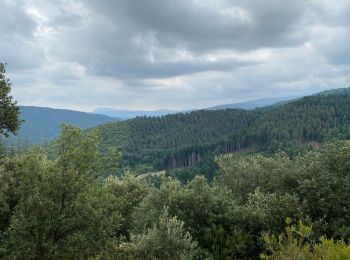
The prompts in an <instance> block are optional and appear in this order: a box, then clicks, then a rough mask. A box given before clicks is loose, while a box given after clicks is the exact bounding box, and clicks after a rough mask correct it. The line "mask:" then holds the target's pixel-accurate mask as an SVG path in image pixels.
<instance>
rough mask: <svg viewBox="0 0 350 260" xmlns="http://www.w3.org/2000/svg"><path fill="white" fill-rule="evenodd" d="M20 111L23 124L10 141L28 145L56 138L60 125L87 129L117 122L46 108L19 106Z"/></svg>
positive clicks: (76, 112) (103, 117)
mask: <svg viewBox="0 0 350 260" xmlns="http://www.w3.org/2000/svg"><path fill="white" fill-rule="evenodd" d="M20 111H21V115H20V118H21V119H22V120H24V122H23V124H22V126H21V128H20V130H19V133H18V136H15V137H12V138H11V139H10V141H13V140H15V139H19V140H21V141H24V142H28V143H29V144H38V143H42V142H45V141H49V140H53V139H55V138H57V137H58V135H59V132H60V126H61V124H62V123H66V124H72V125H76V126H79V127H80V128H82V129H87V128H91V127H95V126H98V125H100V124H105V123H108V122H114V121H117V120H118V119H116V118H111V117H108V116H105V115H97V114H90V113H85V112H79V111H74V110H68V109H54V108H48V107H35V106H20Z"/></svg>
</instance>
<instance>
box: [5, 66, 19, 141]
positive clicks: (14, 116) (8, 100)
mask: <svg viewBox="0 0 350 260" xmlns="http://www.w3.org/2000/svg"><path fill="white" fill-rule="evenodd" d="M10 92H11V82H10V80H9V79H8V78H7V77H6V66H5V64H3V63H0V137H1V135H5V136H8V135H9V134H10V133H13V134H15V133H17V131H18V129H19V126H20V119H19V107H18V106H17V102H16V101H13V97H12V96H11V95H10Z"/></svg>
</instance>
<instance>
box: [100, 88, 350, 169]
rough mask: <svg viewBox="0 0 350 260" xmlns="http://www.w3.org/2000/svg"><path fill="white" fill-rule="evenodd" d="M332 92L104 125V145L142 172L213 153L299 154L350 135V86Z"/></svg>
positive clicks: (191, 161)
mask: <svg viewBox="0 0 350 260" xmlns="http://www.w3.org/2000/svg"><path fill="white" fill-rule="evenodd" d="M346 90H347V91H348V92H346ZM332 93H333V95H315V96H309V97H305V98H302V99H300V100H296V101H293V102H290V103H286V104H283V105H280V106H272V107H268V108H263V109H255V110H252V111H246V110H239V109H228V110H221V111H220V110H218V111H204V110H203V111H195V112H191V113H185V114H175V115H168V116H163V117H140V118H136V119H131V120H126V121H123V122H117V123H112V124H107V125H102V126H100V127H99V130H100V132H101V144H102V147H107V146H112V147H118V148H119V149H121V151H122V152H123V165H124V166H130V167H132V168H133V169H134V170H136V171H138V172H147V171H152V170H160V169H174V168H175V169H176V168H183V167H192V166H193V165H195V164H196V163H197V162H198V161H200V160H202V158H204V157H205V155H206V154H207V153H208V152H210V153H211V152H214V153H215V154H226V153H232V152H254V151H255V152H272V153H273V152H276V151H278V150H284V151H286V152H287V153H288V154H290V155H298V154H300V153H303V152H306V151H309V150H310V149H312V148H315V147H318V146H319V145H320V144H321V143H323V142H326V141H329V140H331V139H333V138H334V139H342V140H343V139H348V138H350V113H349V111H350V89H345V90H343V91H341V92H339V93H338V94H337V92H332Z"/></svg>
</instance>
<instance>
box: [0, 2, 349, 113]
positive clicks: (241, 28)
mask: <svg viewBox="0 0 350 260" xmlns="http://www.w3.org/2000/svg"><path fill="white" fill-rule="evenodd" d="M0 10H1V15H0V62H7V63H8V76H9V77H10V78H11V80H12V82H13V95H14V96H15V98H16V99H17V100H18V101H19V104H21V105H36V106H50V107H58V108H70V109H76V110H84V111H90V110H92V109H94V108H96V107H115V108H126V109H158V108H170V109H189V108H203V107H208V106H213V105H218V104H224V103H234V102H241V101H246V100H252V99H259V98H266V97H281V96H293V95H300V94H310V93H314V92H317V91H320V90H324V89H329V88H339V87H347V86H350V31H349V30H350V1H349V0H310V1H308V0H304V1H301V0H293V1H290V0H264V1H262V0H176V1H174V0H113V1H111V0H81V1H79V0H74V1H73V0H62V1H58V0H23V1H20V0H18V1H17V0H0Z"/></svg>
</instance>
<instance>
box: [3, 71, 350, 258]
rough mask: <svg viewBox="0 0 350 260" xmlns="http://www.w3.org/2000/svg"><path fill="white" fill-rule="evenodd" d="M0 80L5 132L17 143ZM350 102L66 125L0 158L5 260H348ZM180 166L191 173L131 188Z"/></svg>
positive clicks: (11, 106)
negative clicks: (180, 161) (47, 140)
mask: <svg viewBox="0 0 350 260" xmlns="http://www.w3.org/2000/svg"><path fill="white" fill-rule="evenodd" d="M0 69H1V71H0V75H1V77H0V105H1V107H0V108H1V114H0V118H1V120H2V121H1V123H2V124H1V127H0V129H1V130H0V131H1V133H4V134H8V133H16V132H17V131H18V129H19V127H20V123H21V122H20V121H19V110H18V107H17V104H16V103H15V102H14V101H13V99H12V97H11V96H10V95H9V93H10V90H11V85H10V81H9V80H8V79H7V78H6V76H5V67H4V66H1V67H0ZM349 101H350V100H349V97H348V96H347V94H346V93H345V94H344V93H343V94H341V95H338V94H336V95H325V96H323V95H319V96H312V97H306V98H303V99H301V100H297V101H293V102H291V103H288V104H284V105H280V106H277V107H273V108H266V109H259V110H253V111H245V110H224V111H208V112H206V111H198V112H192V113H189V114H178V115H171V116H165V117H161V118H137V119H134V120H128V121H125V122H121V123H115V124H108V125H103V126H101V127H100V128H96V129H91V130H90V131H83V130H81V129H79V128H77V127H73V126H68V125H64V126H62V131H61V134H60V137H59V138H58V140H57V141H56V142H55V143H52V144H50V145H49V146H41V147H34V148H32V149H30V150H29V151H26V152H22V153H14V152H13V151H11V150H9V149H8V148H7V147H5V146H3V145H2V146H1V149H0V155H1V156H0V184H1V185H0V258H1V259H186V260H187V259H315V260H316V259H349V256H350V245H349V240H350V200H349V197H350V163H349V162H350V141H349V140H346V139H348V133H349V131H348V129H349V116H348V113H347V112H348V111H350V110H349V103H350V102H349ZM167 137H169V138H168V139H167ZM311 148H312V149H311ZM133 149H135V150H133ZM225 149H226V150H225ZM279 149H285V150H286V151H287V152H282V151H278V150H279ZM193 154H194V155H193ZM220 154H221V155H220ZM181 155H186V156H187V155H191V156H192V157H191V158H192V159H191V160H192V161H191V160H189V161H191V162H190V163H187V162H186V163H184V165H181V166H194V167H190V168H188V167H180V168H178V169H173V170H170V171H168V172H166V174H165V175H149V177H143V175H136V174H135V171H134V170H135V169H136V170H138V168H137V167H141V166H142V167H144V168H143V169H144V170H145V169H146V167H149V168H150V169H157V167H159V168H161V167H163V168H164V167H165V166H166V164H165V163H164V162H166V161H167V160H169V158H171V156H172V157H173V158H174V157H175V156H177V157H179V156H181ZM137 156H139V157H137ZM147 156H148V157H147ZM169 156H170V157H169ZM175 164H176V162H175ZM187 164H190V165H187ZM126 166H131V167H129V169H128V167H126ZM174 167H176V165H174ZM207 173H208V174H207ZM186 175H191V178H188V176H186ZM203 175H204V176H203ZM179 176H181V178H179ZM184 180H186V181H184Z"/></svg>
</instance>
